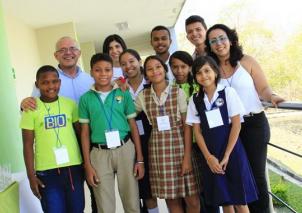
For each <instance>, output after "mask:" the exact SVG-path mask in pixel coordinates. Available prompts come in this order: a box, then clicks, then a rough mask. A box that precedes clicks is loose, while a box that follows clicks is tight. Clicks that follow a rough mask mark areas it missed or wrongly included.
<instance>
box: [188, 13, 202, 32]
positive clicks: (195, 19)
mask: <svg viewBox="0 0 302 213" xmlns="http://www.w3.org/2000/svg"><path fill="white" fill-rule="evenodd" d="M195 22H200V23H201V24H202V26H203V27H204V29H207V25H206V23H205V21H204V19H203V18H202V17H201V16H199V15H192V16H190V17H188V18H187V19H186V22H185V25H186V26H188V25H189V24H193V23H195Z"/></svg>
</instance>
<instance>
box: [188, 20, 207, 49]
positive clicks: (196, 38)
mask: <svg viewBox="0 0 302 213" xmlns="http://www.w3.org/2000/svg"><path fill="white" fill-rule="evenodd" d="M186 33H187V39H188V40H189V41H190V42H191V43H192V44H193V45H194V46H199V45H201V44H203V43H204V41H205V39H206V29H205V28H204V26H203V25H202V24H201V23H200V22H194V23H192V24H189V25H187V26H186Z"/></svg>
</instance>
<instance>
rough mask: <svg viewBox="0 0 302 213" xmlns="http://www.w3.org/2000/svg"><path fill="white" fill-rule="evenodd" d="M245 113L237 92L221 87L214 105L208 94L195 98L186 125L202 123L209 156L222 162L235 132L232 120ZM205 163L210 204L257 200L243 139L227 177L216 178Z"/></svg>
mask: <svg viewBox="0 0 302 213" xmlns="http://www.w3.org/2000/svg"><path fill="white" fill-rule="evenodd" d="M210 110H216V111H215V112H216V113H218V115H221V122H220V123H219V122H218V123H215V122H214V123H213V118H214V116H213V115H212V116H210V115H209V114H208V113H209V111H210ZM211 112H214V111H211ZM243 112H244V109H243V106H242V104H241V102H240V99H239V97H238V95H237V94H236V92H235V91H234V90H233V89H232V88H229V87H228V88H223V87H221V86H219V85H218V87H217V89H216V91H215V93H214V96H213V98H212V100H211V101H209V100H208V97H207V95H206V94H205V95H204V97H202V95H201V93H197V94H195V95H194V96H193V97H192V98H191V99H190V102H189V107H188V113H187V119H186V122H187V123H188V124H192V123H200V128H201V133H202V135H203V138H204V140H205V143H206V146H207V148H208V150H209V152H210V153H211V154H212V155H214V156H215V157H216V158H217V159H218V160H219V161H221V160H222V159H223V156H224V153H225V150H226V147H227V144H228V139H229V135H230V131H231V124H230V117H232V116H235V115H239V114H241V115H242V114H243ZM207 116H208V117H207ZM216 116H217V114H216ZM218 117H219V116H218ZM216 120H217V117H216ZM201 163H202V176H203V178H204V193H205V199H206V203H207V204H210V205H214V206H215V205H245V204H247V203H249V202H252V201H255V200H257V189H256V185H255V182H254V178H253V175H252V172H251V169H250V166H249V163H248V160H247V157H246V153H245V150H244V148H243V146H242V144H241V142H240V139H239V138H238V140H237V142H236V144H235V146H234V149H233V151H232V153H231V155H230V157H229V162H228V165H227V168H226V171H225V174H224V175H221V174H214V173H213V172H212V171H211V170H210V168H209V166H208V164H207V162H206V159H205V158H204V156H202V161H201Z"/></svg>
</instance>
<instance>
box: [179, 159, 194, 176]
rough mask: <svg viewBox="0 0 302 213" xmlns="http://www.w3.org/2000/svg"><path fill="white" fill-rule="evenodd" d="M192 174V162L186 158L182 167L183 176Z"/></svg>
mask: <svg viewBox="0 0 302 213" xmlns="http://www.w3.org/2000/svg"><path fill="white" fill-rule="evenodd" d="M190 172H192V162H191V159H190V158H189V157H184V159H183V161H182V166H181V174H180V175H181V176H184V175H186V174H189V173H190Z"/></svg>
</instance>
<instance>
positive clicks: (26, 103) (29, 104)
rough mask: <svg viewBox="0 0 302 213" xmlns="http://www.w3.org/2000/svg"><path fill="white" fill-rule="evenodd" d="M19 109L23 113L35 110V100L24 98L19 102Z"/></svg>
mask: <svg viewBox="0 0 302 213" xmlns="http://www.w3.org/2000/svg"><path fill="white" fill-rule="evenodd" d="M21 109H22V110H23V111H25V112H27V111H29V110H31V111H34V110H36V99H35V98H33V97H27V98H24V99H23V100H22V102H21Z"/></svg>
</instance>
